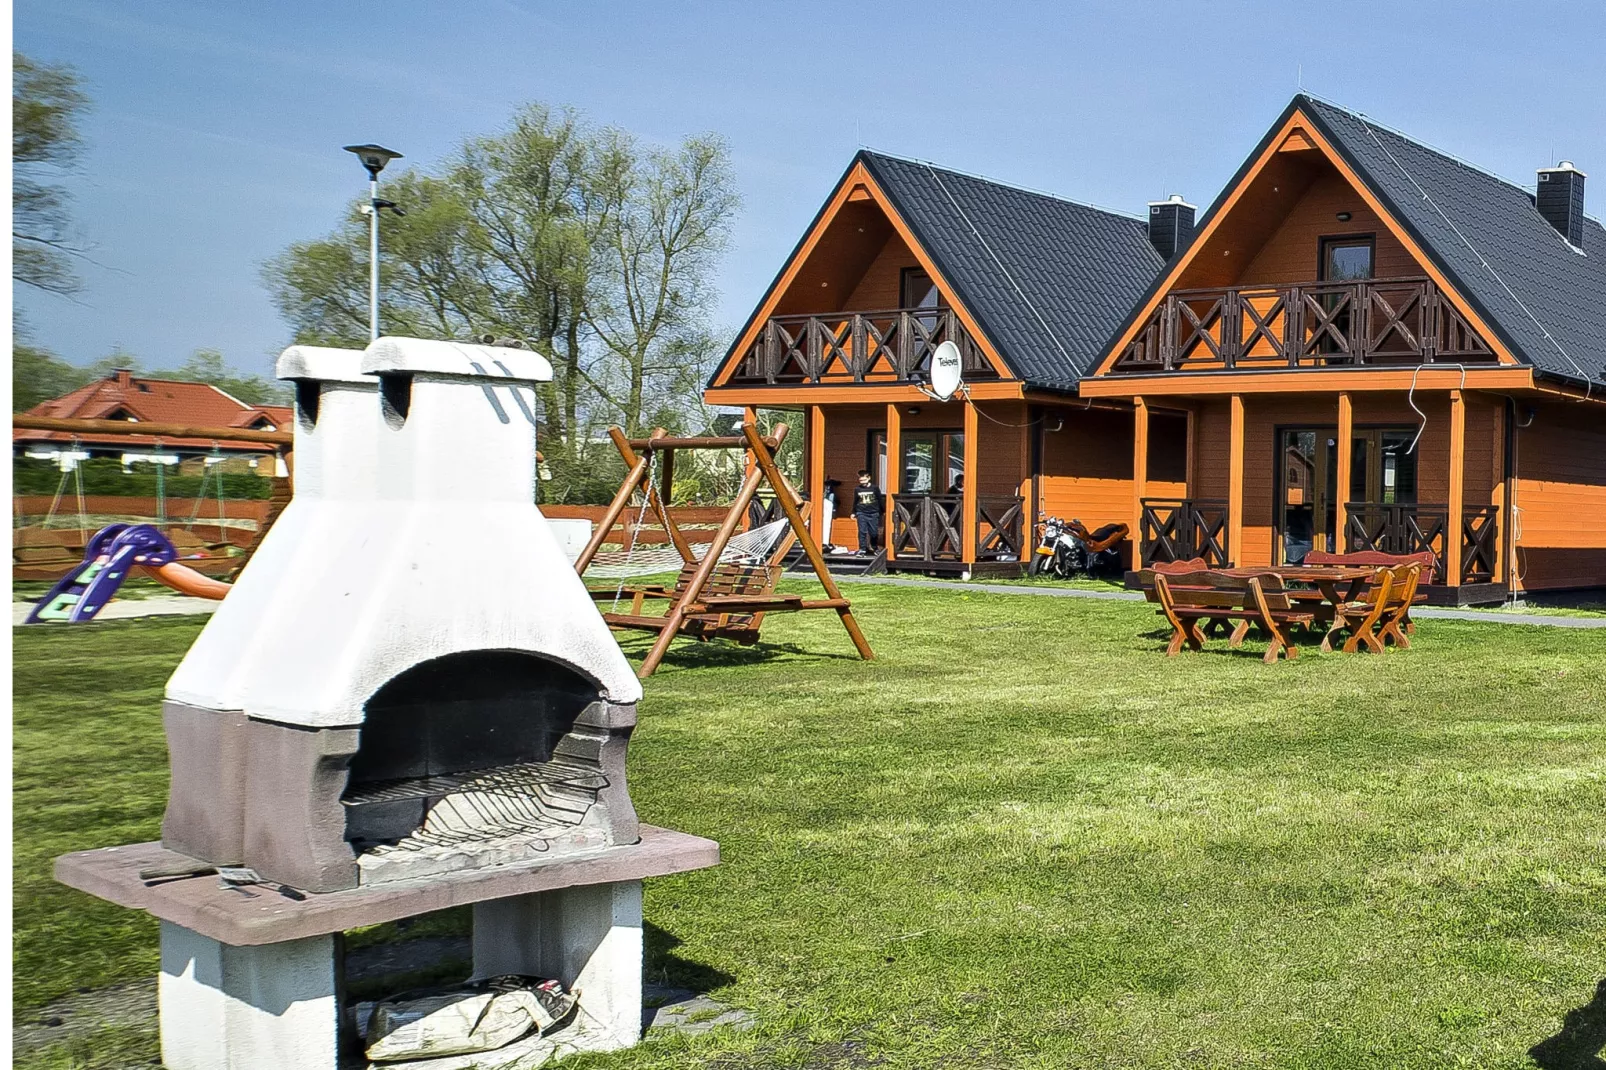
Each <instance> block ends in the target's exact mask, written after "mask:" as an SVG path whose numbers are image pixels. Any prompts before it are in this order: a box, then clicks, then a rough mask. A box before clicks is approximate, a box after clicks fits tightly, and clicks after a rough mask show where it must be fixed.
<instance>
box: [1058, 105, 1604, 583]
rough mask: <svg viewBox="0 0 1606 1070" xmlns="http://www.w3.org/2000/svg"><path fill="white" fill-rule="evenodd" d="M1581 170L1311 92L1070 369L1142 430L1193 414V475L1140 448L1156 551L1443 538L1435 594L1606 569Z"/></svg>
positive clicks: (1145, 527) (1589, 578)
mask: <svg viewBox="0 0 1606 1070" xmlns="http://www.w3.org/2000/svg"><path fill="white" fill-rule="evenodd" d="M1584 177H1585V176H1584V174H1583V172H1582V171H1580V170H1578V169H1577V168H1576V167H1574V166H1573V165H1572V164H1570V163H1563V164H1561V165H1560V166H1558V167H1555V168H1547V169H1545V170H1543V171H1540V172H1539V173H1538V181H1537V183H1536V189H1537V193H1535V192H1530V191H1529V190H1526V189H1523V188H1522V187H1520V186H1517V185H1513V184H1511V183H1508V182H1506V181H1503V180H1501V179H1499V178H1496V177H1494V176H1493V175H1490V174H1488V173H1486V172H1484V171H1481V170H1479V169H1477V168H1476V167H1473V166H1471V165H1469V164H1466V163H1463V162H1461V161H1459V160H1456V159H1453V158H1451V157H1449V156H1446V155H1444V154H1443V153H1440V152H1437V151H1434V150H1433V149H1430V148H1428V147H1426V146H1424V145H1422V144H1419V143H1417V142H1416V141H1413V140H1411V139H1410V138H1408V137H1405V136H1404V135H1402V134H1399V133H1396V132H1394V131H1391V130H1388V129H1385V128H1383V127H1380V126H1378V125H1377V124H1376V123H1374V122H1372V121H1371V120H1369V119H1366V118H1364V117H1362V116H1360V115H1356V114H1353V113H1351V112H1348V111H1345V110H1343V109H1340V108H1337V107H1335V106H1333V105H1331V104H1327V103H1324V102H1320V101H1317V100H1314V99H1311V98H1309V97H1306V96H1298V97H1296V98H1295V99H1294V100H1293V102H1292V103H1290V104H1289V106H1288V108H1287V109H1286V110H1285V111H1284V113H1283V114H1282V116H1281V117H1279V118H1278V120H1277V122H1276V123H1275V124H1274V125H1273V126H1272V128H1271V130H1270V131H1269V132H1268V133H1267V134H1266V136H1265V138H1264V139H1263V140H1262V141H1261V142H1260V144H1259V145H1258V146H1256V148H1255V150H1254V152H1253V153H1252V154H1251V155H1250V157H1249V159H1248V160H1247V161H1245V163H1244V165H1243V167H1242V168H1241V169H1240V170H1239V172H1238V173H1237V175H1236V176H1235V177H1234V178H1233V179H1232V181H1231V183H1230V184H1229V185H1228V186H1227V188H1226V189H1225V190H1224V191H1223V192H1222V194H1221V196H1220V197H1219V198H1218V199H1217V200H1216V202H1215V203H1214V204H1213V205H1212V206H1211V207H1210V209H1209V210H1208V212H1207V213H1206V214H1205V216H1204V217H1203V218H1202V219H1201V220H1200V221H1199V223H1198V226H1197V227H1196V228H1195V230H1194V233H1193V235H1192V237H1191V240H1189V241H1188V242H1187V243H1186V245H1185V246H1184V247H1183V249H1182V251H1181V253H1180V255H1179V256H1177V257H1176V258H1175V259H1174V260H1173V261H1172V262H1171V263H1170V264H1169V265H1167V267H1166V269H1165V271H1164V272H1163V273H1162V274H1161V276H1160V277H1159V278H1158V279H1157V280H1156V281H1155V283H1154V285H1153V286H1151V287H1150V288H1149V290H1148V292H1147V293H1146V294H1145V295H1144V296H1143V297H1142V299H1141V300H1139V301H1138V302H1137V304H1136V307H1135V310H1134V311H1133V312H1132V313H1131V315H1130V317H1129V318H1128V319H1127V321H1126V323H1125V325H1124V326H1123V328H1122V329H1121V330H1120V331H1119V332H1118V334H1117V335H1116V337H1115V339H1114V341H1113V342H1112V343H1111V345H1110V346H1109V347H1108V350H1107V352H1106V353H1105V354H1104V356H1103V357H1102V358H1101V360H1100V362H1099V364H1098V366H1097V368H1096V370H1095V371H1094V372H1093V373H1092V374H1090V375H1089V376H1087V377H1084V378H1083V379H1082V380H1081V382H1080V385H1079V391H1080V394H1081V396H1082V397H1083V398H1086V399H1089V400H1091V401H1094V402H1096V403H1104V402H1111V401H1119V402H1124V403H1127V404H1130V405H1132V406H1133V410H1132V411H1133V415H1132V420H1133V434H1134V435H1135V436H1136V440H1137V441H1138V442H1140V443H1141V442H1142V441H1143V439H1144V438H1145V437H1146V436H1151V437H1152V436H1153V435H1154V433H1155V432H1154V427H1155V421H1156V417H1157V416H1158V415H1159V414H1162V413H1164V414H1168V415H1172V414H1181V415H1182V416H1183V418H1184V419H1185V426H1186V431H1185V441H1186V456H1187V462H1186V465H1185V476H1184V479H1183V482H1182V484H1181V489H1180V490H1179V489H1178V485H1177V483H1176V481H1175V478H1174V475H1173V473H1171V472H1169V471H1167V472H1163V473H1158V474H1157V473H1155V472H1154V471H1153V470H1152V468H1150V469H1147V470H1146V469H1145V468H1144V467H1143V465H1142V463H1141V459H1142V458H1143V457H1144V456H1145V454H1144V451H1143V450H1142V449H1141V448H1140V449H1138V450H1137V451H1136V456H1137V457H1138V458H1139V463H1138V466H1137V469H1136V471H1135V472H1134V480H1133V483H1132V501H1131V502H1130V503H1129V507H1128V513H1129V515H1130V516H1131V517H1132V522H1133V524H1134V525H1135V526H1137V527H1139V529H1140V535H1141V537H1140V559H1141V560H1142V562H1143V563H1148V562H1152V561H1156V560H1166V559H1170V558H1181V557H1191V556H1203V557H1205V558H1207V559H1208V560H1209V561H1211V562H1212V563H1221V564H1227V563H1230V564H1236V565H1257V564H1277V563H1285V562H1297V561H1299V560H1300V559H1301V558H1302V557H1303V555H1304V554H1305V553H1307V552H1308V551H1310V550H1311V549H1336V550H1360V549H1379V550H1385V551H1394V552H1415V551H1420V550H1431V551H1432V552H1433V553H1434V554H1435V556H1436V558H1437V561H1438V567H1437V568H1436V569H1435V573H1434V576H1433V582H1432V584H1431V586H1430V587H1429V588H1428V591H1429V596H1430V598H1431V599H1432V600H1434V601H1439V602H1447V603H1450V602H1483V601H1492V600H1498V599H1500V598H1503V597H1505V596H1506V594H1507V593H1508V592H1521V591H1542V590H1556V589H1568V588H1583V587H1599V586H1603V585H1606V229H1603V228H1602V226H1601V224H1600V222H1599V221H1598V220H1595V219H1590V218H1586V217H1585V216H1584V212H1583V208H1584V197H1583V192H1584ZM1168 433H1169V432H1168ZM1157 475H1158V478H1157Z"/></svg>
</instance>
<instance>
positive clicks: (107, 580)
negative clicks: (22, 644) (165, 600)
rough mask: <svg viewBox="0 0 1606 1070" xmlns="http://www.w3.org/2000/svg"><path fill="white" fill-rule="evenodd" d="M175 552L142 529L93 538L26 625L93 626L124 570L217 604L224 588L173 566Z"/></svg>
mask: <svg viewBox="0 0 1606 1070" xmlns="http://www.w3.org/2000/svg"><path fill="white" fill-rule="evenodd" d="M177 556H178V552H177V551H176V550H174V548H173V544H172V543H171V542H170V541H168V539H167V537H166V536H165V535H163V534H162V533H161V532H160V531H157V530H156V529H155V528H153V527H151V526H149V525H148V524H111V525H108V526H107V527H104V528H101V529H100V530H99V531H97V532H95V534H94V536H93V537H91V538H90V540H89V545H88V546H87V547H86V548H85V550H84V560H83V561H82V563H80V564H79V565H78V566H77V567H76V568H74V569H73V570H72V571H71V572H69V573H67V575H65V576H63V577H62V578H61V579H60V580H59V581H58V582H57V583H56V585H55V586H54V587H52V588H51V589H50V593H49V594H47V595H45V596H44V597H43V598H41V599H40V600H39V602H38V604H37V605H35V606H34V608H33V611H32V612H31V613H29V614H28V619H27V621H26V623H28V624H39V623H42V622H44V621H52V620H55V621H64V622H66V623H69V624H74V623H79V622H81V621H88V620H94V619H95V615H96V614H97V613H99V612H100V611H101V609H103V608H104V607H105V605H106V603H107V602H110V601H111V600H112V596H113V595H115V594H116V593H117V590H118V588H120V587H121V586H122V585H123V581H124V580H125V579H127V578H128V573H129V570H130V569H133V568H141V569H144V570H145V572H147V573H148V574H150V575H151V576H152V577H154V578H155V579H156V580H157V581H158V582H160V583H163V584H165V585H167V586H168V587H171V588H172V589H173V590H175V591H178V592H180V593H182V594H190V595H196V596H198V597H201V598H211V599H220V598H222V597H223V596H224V595H226V594H228V593H229V585H228V584H226V583H223V582H221V581H218V580H214V579H211V578H209V577H207V576H203V575H201V574H200V573H199V572H196V571H195V570H194V569H192V568H186V567H185V566H183V565H180V564H178V563H177V562H176V561H175V560H174V558H176V557H177Z"/></svg>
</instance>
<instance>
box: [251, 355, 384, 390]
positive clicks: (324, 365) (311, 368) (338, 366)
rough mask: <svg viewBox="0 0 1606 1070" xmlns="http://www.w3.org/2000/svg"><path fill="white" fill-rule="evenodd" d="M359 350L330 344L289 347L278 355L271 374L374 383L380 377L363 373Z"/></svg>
mask: <svg viewBox="0 0 1606 1070" xmlns="http://www.w3.org/2000/svg"><path fill="white" fill-rule="evenodd" d="M361 365H362V350H360V349H336V348H334V347H331V346H291V347H290V348H289V349H286V350H285V351H284V352H283V353H280V354H279V359H278V361H277V362H276V363H275V364H274V366H273V374H274V376H275V377H276V378H279V379H309V380H312V381H313V382H319V383H360V384H362V385H365V386H377V385H378V383H379V380H378V379H376V378H375V377H374V376H372V375H364V374H363V372H362V368H361Z"/></svg>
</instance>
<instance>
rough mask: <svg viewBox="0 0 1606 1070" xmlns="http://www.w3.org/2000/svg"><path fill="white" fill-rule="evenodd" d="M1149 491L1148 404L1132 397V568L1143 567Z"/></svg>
mask: <svg viewBox="0 0 1606 1070" xmlns="http://www.w3.org/2000/svg"><path fill="white" fill-rule="evenodd" d="M1148 493H1149V404H1148V402H1146V401H1144V400H1143V399H1142V398H1141V397H1135V398H1133V399H1132V534H1131V536H1130V537H1131V540H1132V568H1133V570H1134V571H1136V570H1137V569H1140V568H1142V567H1143V499H1144V498H1145V497H1147V496H1148Z"/></svg>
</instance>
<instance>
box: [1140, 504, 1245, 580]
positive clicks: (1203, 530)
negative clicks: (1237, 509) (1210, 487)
mask: <svg viewBox="0 0 1606 1070" xmlns="http://www.w3.org/2000/svg"><path fill="white" fill-rule="evenodd" d="M1138 534H1139V542H1138V555H1139V558H1140V561H1141V564H1142V565H1143V566H1148V565H1152V564H1155V563H1156V562H1166V561H1187V560H1190V559H1192V558H1195V557H1202V558H1204V560H1205V564H1207V565H1209V566H1210V567H1211V568H1226V567H1227V566H1228V565H1229V564H1230V563H1231V561H1232V556H1231V549H1232V548H1231V547H1230V546H1228V545H1227V503H1226V502H1225V501H1218V500H1214V499H1204V498H1144V499H1143V521H1142V525H1141V530H1140V531H1139V533H1138Z"/></svg>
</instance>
